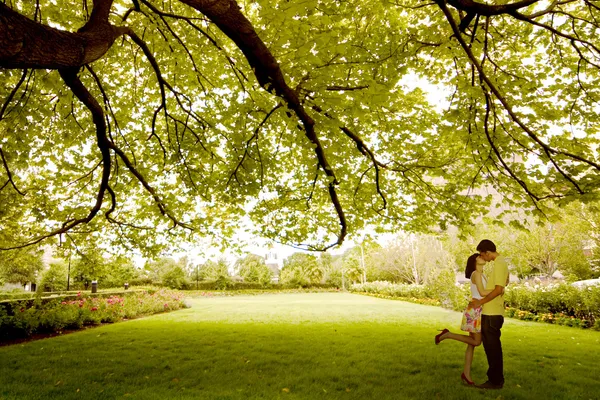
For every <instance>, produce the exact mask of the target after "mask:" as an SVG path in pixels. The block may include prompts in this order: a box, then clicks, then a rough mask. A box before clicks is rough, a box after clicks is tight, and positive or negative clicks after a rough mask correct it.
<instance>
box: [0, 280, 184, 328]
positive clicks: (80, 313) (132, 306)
mask: <svg viewBox="0 0 600 400" xmlns="http://www.w3.org/2000/svg"><path fill="white" fill-rule="evenodd" d="M182 297H183V296H182V294H181V293H179V292H174V291H169V290H163V289H161V290H158V291H135V292H130V293H127V296H123V295H116V294H113V295H108V296H107V297H104V296H94V297H92V296H88V295H85V294H78V295H76V296H74V297H69V298H65V297H62V298H54V299H51V301H45V302H43V301H42V299H41V298H39V297H38V298H36V299H35V300H34V301H33V303H30V302H29V301H24V302H13V303H12V304H11V307H10V310H8V309H7V308H5V307H0V340H10V339H16V338H22V337H27V336H30V335H32V334H35V333H54V332H61V331H62V330H64V329H79V328H81V327H83V326H86V325H97V324H100V323H104V322H117V321H120V320H123V319H130V318H134V317H139V316H142V315H150V314H155V313H158V312H164V311H171V310H177V309H180V308H183V307H185V304H184V302H183V298H182Z"/></svg>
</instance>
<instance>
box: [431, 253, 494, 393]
mask: <svg viewBox="0 0 600 400" xmlns="http://www.w3.org/2000/svg"><path fill="white" fill-rule="evenodd" d="M484 265H485V260H484V259H483V258H481V257H480V256H479V253H475V254H473V255H472V256H471V257H469V259H468V260H467V267H466V269H465V277H466V278H469V279H471V296H472V297H473V298H474V299H482V298H483V297H485V295H487V294H488V293H490V292H491V290H486V289H485V284H486V279H485V276H484V275H483V266H484ZM460 329H461V330H463V331H465V332H469V335H468V336H467V335H459V334H456V333H452V332H450V331H449V330H448V329H444V330H442V332H441V333H440V334H438V335H436V336H435V344H439V343H440V342H441V341H442V340H445V339H454V340H457V341H459V342H463V343H466V344H467V350H466V351H465V367H464V370H463V373H462V375H461V376H460V378H461V379H462V381H463V382H464V383H466V384H467V385H474V384H475V383H474V382H473V380H472V379H471V363H472V362H473V352H474V351H475V347H477V346H479V345H480V344H481V307H477V308H470V307H468V306H467V309H466V310H465V312H464V314H463V321H462V324H461V327H460Z"/></svg>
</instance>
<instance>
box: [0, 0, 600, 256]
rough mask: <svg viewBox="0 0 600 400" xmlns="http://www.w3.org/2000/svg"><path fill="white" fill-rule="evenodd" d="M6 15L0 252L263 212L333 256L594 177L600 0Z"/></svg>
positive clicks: (273, 3) (208, 227)
mask: <svg viewBox="0 0 600 400" xmlns="http://www.w3.org/2000/svg"><path fill="white" fill-rule="evenodd" d="M0 11H1V13H2V14H1V15H2V18H3V20H4V21H7V22H6V23H2V24H0V49H2V50H0V68H4V69H3V70H2V71H1V72H0V74H2V79H1V80H0V81H1V84H0V98H2V99H3V101H2V106H1V107H0V110H1V111H0V135H1V136H2V141H1V143H0V150H1V155H2V164H3V168H0V174H1V175H0V185H2V186H0V188H1V190H0V204H2V208H1V210H0V228H1V229H0V231H1V232H2V237H1V239H2V240H0V242H1V246H2V248H12V247H19V246H24V245H27V244H31V243H36V242H39V241H41V240H44V239H46V238H48V237H52V236H55V235H59V234H62V233H68V232H69V233H70V235H71V236H72V238H73V240H75V241H76V242H79V243H81V242H84V241H86V240H96V241H106V242H110V243H111V244H113V245H118V246H121V247H123V248H126V249H129V248H133V247H140V248H142V249H143V250H144V251H146V252H148V253H150V254H154V255H156V254H158V252H159V250H160V249H161V248H163V247H165V246H168V245H169V244H171V243H175V242H178V241H182V240H188V241H192V240H193V236H194V235H212V236H216V237H222V236H225V237H227V236H230V235H231V234H232V233H233V232H234V230H235V228H236V227H237V226H238V225H240V221H241V220H243V218H245V217H246V216H248V217H249V218H251V220H252V222H253V223H254V226H255V227H256V228H255V233H257V234H260V235H262V236H266V237H269V238H273V239H277V240H278V241H282V242H286V243H296V244H299V245H301V246H303V247H305V248H311V249H312V248H319V249H323V248H326V247H327V246H330V245H337V244H340V243H341V242H342V241H343V240H344V238H345V237H346V235H347V234H348V233H350V234H352V233H355V232H358V231H360V230H361V229H362V228H364V227H365V226H367V225H379V226H381V227H382V229H396V228H398V227H401V228H403V229H405V230H407V231H426V230H428V229H430V228H431V227H433V226H439V227H441V228H442V229H445V228H446V227H448V226H451V225H464V224H465V223H468V222H469V221H470V220H472V219H473V218H474V217H476V216H477V215H480V214H481V213H484V212H487V211H488V209H489V206H490V205H491V202H492V198H491V196H488V195H486V194H485V193H484V192H481V191H479V192H477V191H473V189H474V188H476V187H481V186H487V187H490V186H491V187H494V188H495V189H497V190H498V191H500V192H502V193H503V194H504V197H503V202H504V203H506V204H508V205H510V206H512V207H517V206H524V207H526V208H527V210H528V211H530V212H532V213H533V214H534V215H536V216H541V215H543V214H544V213H546V214H547V213H549V212H551V210H549V209H548V208H547V207H546V205H545V202H546V201H551V200H561V201H565V202H568V201H570V200H572V199H573V198H577V197H579V198H581V199H582V200H583V201H589V200H590V199H593V198H595V197H596V194H597V190H598V187H599V186H600V185H599V183H600V180H599V174H598V171H599V170H600V165H599V161H598V158H597V154H596V149H597V147H598V133H599V132H598V126H599V125H598V124H597V123H596V122H597V120H598V109H597V101H596V99H597V98H599V97H600V93H599V91H600V88H599V87H598V86H597V85H595V84H594V82H597V81H598V78H600V66H599V65H600V62H599V60H600V50H599V48H600V45H599V44H598V37H600V35H598V32H599V29H598V28H599V25H598V23H597V21H598V17H599V16H600V15H599V11H598V7H597V5H596V4H595V3H594V2H593V1H590V0H577V1H570V2H566V3H565V2H553V3H552V4H550V5H548V4H546V2H542V1H539V0H531V1H525V2H516V3H505V2H502V4H488V3H478V2H471V1H464V0H451V1H448V2H444V1H434V2H431V3H427V4H423V3H422V2H419V1H417V0H402V1H397V2H388V1H381V0H360V1H345V2H340V1H335V0H309V1H296V0H293V1H288V0H285V1H284V0H257V1H252V2H239V3H238V2H236V1H234V0H217V1H204V0H181V1H174V2H168V3H160V2H154V1H151V0H141V1H134V2H131V1H129V0H94V1H93V2H90V1H88V0H84V1H83V3H82V6H81V7H73V6H72V4H70V3H69V4H67V3H66V2H65V1H64V0H58V1H39V2H35V3H34V2H19V1H9V2H7V3H6V4H4V3H1V4H0ZM90 11H91V12H90ZM8 26H11V29H8V28H7V27H8ZM53 27H59V28H53ZM26 35H30V36H27V37H28V38H29V37H31V40H29V39H28V40H23V37H25V36H26ZM20 224H26V225H27V229H26V230H20V229H18V227H19V226H20ZM84 224H85V225H87V226H86V227H85V228H83V227H82V226H83V225H84ZM157 233H158V235H156V234H157Z"/></svg>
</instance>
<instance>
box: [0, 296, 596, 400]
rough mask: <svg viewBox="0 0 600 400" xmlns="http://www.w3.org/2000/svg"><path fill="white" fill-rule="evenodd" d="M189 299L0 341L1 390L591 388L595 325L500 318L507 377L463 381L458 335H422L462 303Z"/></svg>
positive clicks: (256, 392) (466, 391)
mask: <svg viewBox="0 0 600 400" xmlns="http://www.w3.org/2000/svg"><path fill="white" fill-rule="evenodd" d="M191 303H192V308H190V309H185V310H180V311H176V312H172V313H169V314H162V315H156V316H152V317H148V318H144V319H139V320H133V321H128V322H123V323H118V324H114V325H107V326H103V327H100V328H96V329H89V330H86V331H82V332H78V333H74V334H69V335H65V336H61V337H56V338H51V339H45V340H40V341H34V342H30V343H27V344H22V345H13V346H7V347H0V399H19V400H21V399H117V398H128V399H161V400H162V399H256V398H261V399H279V398H281V399H361V400H367V399H427V400H431V399H460V400H463V399H494V400H495V399H498V398H501V399H569V400H572V399H586V400H587V399H595V400H597V399H600V380H599V379H598V378H599V376H600V375H599V372H598V371H599V369H598V368H599V367H598V366H599V362H600V332H594V331H586V330H580V329H575V328H568V327H561V326H553V325H548V324H542V323H528V322H523V321H517V320H511V319H507V321H506V323H505V326H504V328H503V337H502V339H503V345H504V354H505V355H504V360H505V376H506V386H505V388H504V389H502V390H500V391H491V392H484V391H480V390H477V389H473V388H469V387H465V386H463V385H462V384H461V382H460V373H461V371H462V362H463V355H464V345H462V344H460V343H457V342H453V341H444V342H442V343H441V344H440V345H439V346H435V345H434V344H433V336H434V335H435V333H436V329H441V328H444V327H448V328H450V329H453V330H455V328H456V327H457V326H458V325H459V322H460V313H456V312H452V311H448V310H444V309H442V308H438V307H429V306H422V305H416V304H411V303H405V302H400V301H392V300H383V299H377V298H372V297H366V296H360V295H353V294H346V293H318V294H267V295H260V296H236V297H213V298H200V299H192V300H191ZM485 370H486V361H485V356H484V352H483V348H482V347H480V348H478V349H477V350H476V353H475V361H474V366H473V377H474V378H475V379H476V381H478V382H481V381H482V380H485ZM499 396H500V397H499Z"/></svg>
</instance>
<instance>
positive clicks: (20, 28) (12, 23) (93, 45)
mask: <svg viewBox="0 0 600 400" xmlns="http://www.w3.org/2000/svg"><path fill="white" fill-rule="evenodd" d="M111 4H112V0H96V1H95V2H94V11H92V15H93V17H94V19H93V21H92V20H90V21H89V22H88V23H87V24H86V25H85V26H84V27H83V28H81V30H80V31H79V32H77V33H72V32H65V31H61V30H59V29H55V28H52V27H49V26H47V25H43V24H41V23H38V22H35V21H34V20H31V19H29V18H27V17H25V16H23V15H21V14H19V13H18V12H16V11H14V10H13V9H11V8H10V7H8V6H7V5H6V4H4V3H0V67H2V68H8V69H22V68H34V69H59V68H70V67H80V66H82V65H85V64H88V63H90V62H92V61H95V60H97V59H99V58H100V57H102V56H103V55H104V54H106V52H107V51H108V49H109V48H110V47H111V46H112V44H113V42H114V41H115V39H116V38H118V37H119V36H121V35H123V34H125V32H126V31H127V28H123V27H117V26H113V25H110V24H109V23H108V13H107V9H110V5H111ZM96 7H98V11H96Z"/></svg>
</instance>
